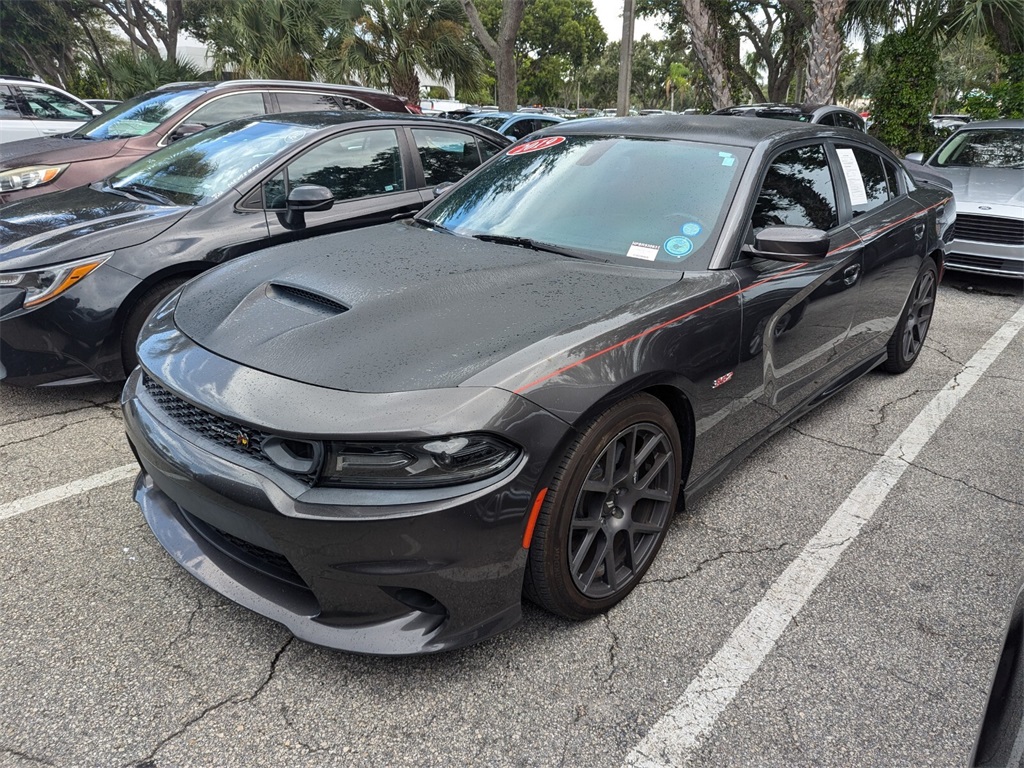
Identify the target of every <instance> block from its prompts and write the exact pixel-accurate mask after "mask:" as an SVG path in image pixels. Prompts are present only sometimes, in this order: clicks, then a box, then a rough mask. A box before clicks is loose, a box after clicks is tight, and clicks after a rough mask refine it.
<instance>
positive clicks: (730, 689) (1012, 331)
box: [625, 308, 1024, 768]
mask: <svg viewBox="0 0 1024 768" xmlns="http://www.w3.org/2000/svg"><path fill="white" fill-rule="evenodd" d="M1022 328H1024V308H1021V309H1020V310H1018V311H1017V313H1016V314H1014V316H1013V317H1011V318H1010V319H1009V320H1008V321H1007V322H1006V323H1005V324H1004V325H1003V326H1002V328H1000V329H999V330H998V331H996V333H995V334H994V335H993V336H992V338H991V339H989V340H988V341H987V342H986V343H985V345H984V346H983V347H982V348H981V349H980V350H978V353H977V354H976V355H974V357H972V358H971V359H970V361H969V362H968V363H967V364H966V365H965V366H964V368H963V370H962V371H961V372H960V373H958V374H957V375H956V376H954V377H953V378H952V379H951V380H950V382H949V383H948V384H946V386H945V387H944V388H943V389H942V390H941V391H940V392H939V393H938V394H937V395H936V396H935V397H934V398H933V399H932V401H931V402H930V403H928V405H926V406H925V407H924V410H922V411H921V412H920V413H919V414H918V415H917V417H916V418H915V419H914V420H913V421H912V422H911V423H910V426H908V427H907V428H906V430H904V432H903V434H902V435H900V436H899V437H898V438H897V439H896V442H894V443H893V444H892V445H891V446H890V447H889V450H887V451H886V452H885V455H884V456H882V457H881V458H880V459H879V460H878V462H877V463H876V464H875V466H874V467H873V468H872V470H871V471H870V472H869V473H868V474H867V475H866V476H865V477H864V479H863V480H861V481H860V483H858V484H857V487H856V488H854V489H853V492H852V493H851V494H850V495H849V497H848V498H847V499H846V501H844V502H843V504H842V505H840V507H839V509H837V510H836V512H835V513H834V514H833V515H832V517H831V518H829V520H828V522H826V523H825V525H824V526H823V527H822V529H821V530H820V531H818V533H817V534H816V535H815V536H814V538H812V539H811V540H810V541H809V542H808V543H807V546H805V547H804V549H803V551H802V552H801V553H800V554H799V555H798V556H797V558H796V560H794V561H793V562H792V563H790V565H789V567H788V568H786V570H785V571H784V572H783V573H782V575H781V576H779V578H778V579H777V580H776V581H775V583H773V584H772V585H771V587H769V588H768V592H767V594H766V595H765V596H764V597H763V598H762V599H761V602H759V603H758V604H757V605H756V606H754V609H753V610H752V611H751V612H750V613H749V614H747V616H746V618H745V619H744V620H743V621H742V622H741V623H740V625H739V626H738V627H737V628H736V629H735V630H734V631H733V633H732V635H730V636H729V639H728V640H726V642H725V644H724V645H723V646H722V648H721V649H720V650H719V651H718V653H716V654H715V656H714V658H712V659H711V661H709V662H708V663H707V664H706V665H705V666H704V668H703V669H701V671H700V672H699V673H698V675H697V677H696V678H694V680H693V681H692V682H691V683H690V685H689V686H687V688H686V690H685V691H684V692H683V695H682V696H681V697H680V698H679V699H678V700H677V702H676V705H675V706H674V707H673V708H672V709H671V710H669V711H668V712H667V713H666V714H665V715H664V716H662V718H661V719H660V720H658V722H656V723H655V724H654V726H653V727H652V728H651V730H650V731H648V733H647V735H646V736H645V737H644V739H643V741H641V742H640V744H638V745H637V746H636V747H635V748H634V749H633V750H632V751H631V752H630V753H629V754H628V755H627V756H626V760H625V764H626V765H628V766H643V768H655V767H660V766H678V765H683V764H685V763H687V762H688V761H690V760H692V759H693V758H694V757H695V752H696V749H697V747H698V746H699V745H700V743H701V742H702V741H703V739H704V738H705V737H706V736H707V735H708V733H710V731H711V729H712V728H713V727H714V725H715V722H716V721H717V720H718V717H719V716H720V715H721V714H722V712H724V711H725V708H726V707H727V706H729V703H730V702H731V701H732V700H733V699H734V698H736V696H737V695H738V694H739V691H740V688H741V687H742V686H743V685H744V683H746V682H747V681H748V680H749V679H750V678H751V676H753V674H754V673H755V672H756V671H757V670H758V668H759V667H760V666H761V663H762V662H763V661H764V660H765V658H766V657H767V656H768V654H769V653H771V651H772V649H773V648H774V647H775V644H776V642H778V639H779V638H780V637H781V636H782V633H783V632H784V631H785V630H786V627H788V626H789V623H790V622H791V621H792V620H793V617H794V616H796V614H797V613H799V611H800V609H801V608H803V606H804V604H805V603H806V602H807V600H808V598H810V596H811V593H812V592H813V591H814V590H815V588H817V586H818V585H819V584H820V583H821V582H822V581H823V580H824V579H825V577H826V576H827V575H828V574H829V571H831V570H832V567H833V566H834V565H835V564H836V562H837V561H838V560H839V557H840V556H841V555H842V554H843V552H844V551H845V550H846V548H847V547H848V546H850V543H851V542H852V541H853V540H854V539H855V538H856V537H857V535H858V534H859V533H860V531H861V529H863V527H864V525H865V524H866V523H867V522H868V521H869V520H871V517H872V516H873V515H874V514H875V512H876V511H877V510H878V508H879V507H880V506H881V505H882V502H883V501H885V498H886V496H888V495H889V491H891V490H892V489H893V487H894V486H895V485H896V482H897V481H898V480H899V479H900V477H901V476H902V475H903V473H904V472H905V471H906V470H907V468H908V467H909V466H910V464H911V463H912V462H913V461H914V459H915V458H916V457H917V455H918V453H920V451H921V449H922V448H923V447H924V445H925V443H927V442H928V440H929V439H930V438H931V436H932V435H934V434H935V432H936V430H938V428H939V427H940V426H941V425H942V423H943V422H944V421H945V420H946V418H947V417H948V416H949V414H950V413H952V411H953V409H954V408H955V407H956V406H957V404H958V403H959V402H960V401H961V400H963V398H964V397H965V396H966V395H967V393H968V392H970V391H971V388H972V387H973V386H974V385H975V384H976V383H977V381H978V380H979V379H980V378H981V376H982V374H983V373H985V371H986V370H987V369H988V367H989V366H990V365H991V364H992V363H993V362H994V361H995V359H996V358H997V357H999V355H1000V353H1002V351H1003V350H1004V349H1005V348H1006V347H1007V346H1008V345H1009V344H1010V342H1011V341H1013V339H1014V337H1015V336H1016V335H1017V334H1018V333H1019V332H1020V330H1021V329H1022Z"/></svg>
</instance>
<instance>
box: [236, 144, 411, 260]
mask: <svg viewBox="0 0 1024 768" xmlns="http://www.w3.org/2000/svg"><path fill="white" fill-rule="evenodd" d="M403 139H404V137H403V136H400V131H399V130H398V129H396V128H392V127H387V128H364V129H353V130H348V131H344V132H342V133H336V134H334V135H332V136H330V137H328V138H326V139H324V140H322V141H320V142H318V143H317V144H315V145H313V146H312V147H310V148H308V149H306V150H305V151H304V152H302V153H301V154H300V155H298V156H297V157H293V158H291V159H290V160H289V161H288V162H287V163H286V164H285V165H284V166H282V167H279V168H278V169H277V170H275V171H274V172H273V173H272V174H271V175H270V176H269V177H267V178H266V179H265V181H264V182H263V183H262V184H261V185H260V187H259V189H258V190H255V192H254V193H253V194H252V195H250V196H249V197H247V199H246V204H245V205H246V207H248V206H250V205H253V204H258V205H260V206H262V208H263V209H264V211H265V212H266V217H267V228H268V230H269V232H270V237H271V242H275V243H276V242H284V241H287V240H294V239H298V238H303V237H309V236H311V235H317V234H321V233H324V232H334V231H339V230H344V229H354V228H356V227H364V226H368V225H371V224H381V223H384V222H386V221H390V220H392V219H393V218H397V217H401V216H405V215H409V214H411V213H414V212H415V211H418V210H419V209H420V208H421V207H422V206H423V199H422V197H421V196H420V191H419V186H420V185H419V184H417V182H416V176H415V174H414V173H413V172H412V171H411V170H410V165H411V164H412V163H411V158H410V156H409V154H408V150H407V149H406V148H405V145H404V141H403ZM301 184H316V185H319V186H322V187H326V188H327V189H329V190H331V192H332V193H333V195H334V205H333V206H332V207H331V208H330V209H328V210H326V211H310V212H307V213H306V214H305V215H304V217H303V218H304V219H305V225H304V226H303V227H301V228H295V227H294V226H292V225H291V224H289V223H288V222H287V220H286V217H285V212H286V201H287V199H288V193H289V192H290V191H291V190H292V189H294V188H295V187H297V186H299V185H301Z"/></svg>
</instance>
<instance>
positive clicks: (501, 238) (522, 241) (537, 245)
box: [472, 234, 604, 261]
mask: <svg viewBox="0 0 1024 768" xmlns="http://www.w3.org/2000/svg"><path fill="white" fill-rule="evenodd" d="M472 237H473V239H474V240H482V241H483V242H485V243H497V244H498V245H515V246H518V247H519V248H529V249H530V250H531V251H543V252H545V253H557V254H558V255H559V256H568V257H569V258H572V259H589V258H593V257H591V256H585V255H583V254H582V253H580V252H579V251H573V250H570V249H568V248H562V247H560V246H557V245H552V244H551V243H541V242H538V241H537V240H531V239H530V238H529V237H515V236H513V235H488V234H482V235H473V236H472ZM601 261H604V259H601Z"/></svg>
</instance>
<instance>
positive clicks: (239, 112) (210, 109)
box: [185, 91, 267, 125]
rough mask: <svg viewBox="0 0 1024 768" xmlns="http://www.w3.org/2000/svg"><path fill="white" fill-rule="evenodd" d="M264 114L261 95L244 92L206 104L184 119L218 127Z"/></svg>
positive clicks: (254, 92)
mask: <svg viewBox="0 0 1024 768" xmlns="http://www.w3.org/2000/svg"><path fill="white" fill-rule="evenodd" d="M266 112H267V110H266V107H264V105H263V94H262V93H259V92H257V91H246V92H245V93H233V94H231V95H230V96H222V97H221V98H219V99H214V100H213V101H208V102H206V103H205V104H204V105H203V106H201V107H200V108H199V109H197V110H196V111H195V112H193V113H192V114H190V115H189V116H188V117H186V118H185V122H186V123H199V124H200V125H218V124H220V123H224V122H227V121H228V120H238V119H240V118H243V117H255V116H256V115H264V114H266Z"/></svg>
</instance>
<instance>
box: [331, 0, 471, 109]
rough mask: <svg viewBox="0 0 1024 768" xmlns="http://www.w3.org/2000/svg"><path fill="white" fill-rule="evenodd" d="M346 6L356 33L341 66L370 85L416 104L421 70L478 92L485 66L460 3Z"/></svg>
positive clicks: (343, 48) (351, 1) (367, 1)
mask: <svg viewBox="0 0 1024 768" xmlns="http://www.w3.org/2000/svg"><path fill="white" fill-rule="evenodd" d="M342 5H343V8H344V10H345V14H346V16H347V17H348V18H349V19H350V22H349V23H350V24H354V25H355V28H354V34H352V35H350V36H347V37H346V38H345V39H343V40H342V42H341V45H340V47H339V51H338V54H337V62H338V64H340V66H341V67H342V68H343V69H345V70H348V71H352V72H356V73H359V74H360V75H361V76H362V79H363V80H364V81H365V82H366V83H367V84H368V85H372V86H376V87H378V88H388V89H390V90H391V92H392V93H394V94H396V95H398V96H404V97H405V98H407V99H409V100H410V101H411V102H412V103H414V104H418V103H419V99H420V78H419V74H417V69H419V70H425V71H428V72H432V73H436V74H440V75H441V76H443V77H454V78H455V80H456V82H458V83H459V84H460V85H462V86H465V87H469V88H473V87H475V86H476V82H477V79H478V78H479V76H480V72H481V69H482V64H483V62H482V57H481V56H480V51H479V49H478V48H477V47H476V46H475V45H474V44H473V41H472V38H471V37H470V35H469V33H468V32H467V30H466V27H465V26H464V25H465V22H466V15H465V12H464V11H463V9H462V5H461V4H460V3H459V0H362V1H361V2H360V0H348V2H343V4H342ZM453 95H454V94H453Z"/></svg>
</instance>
